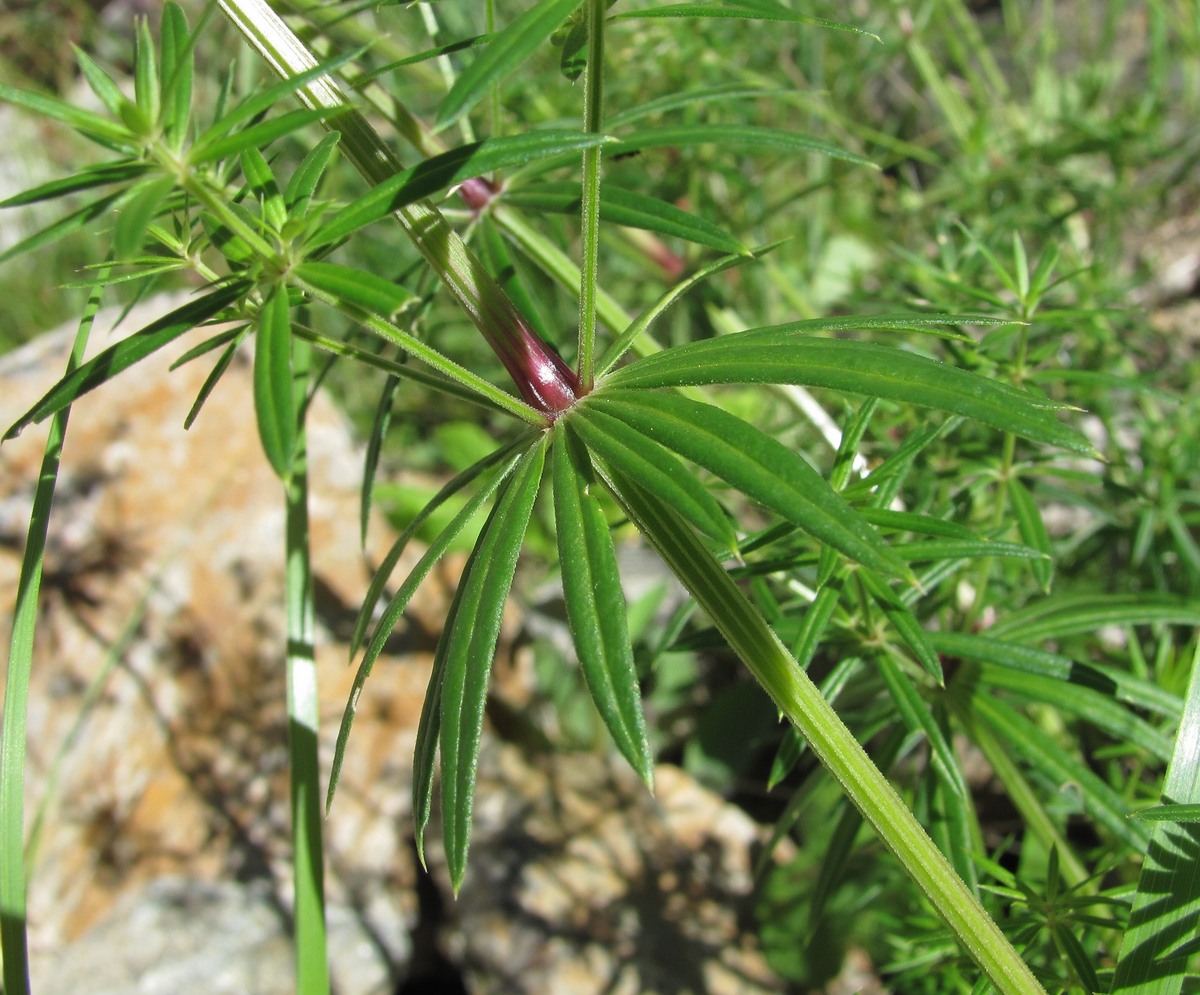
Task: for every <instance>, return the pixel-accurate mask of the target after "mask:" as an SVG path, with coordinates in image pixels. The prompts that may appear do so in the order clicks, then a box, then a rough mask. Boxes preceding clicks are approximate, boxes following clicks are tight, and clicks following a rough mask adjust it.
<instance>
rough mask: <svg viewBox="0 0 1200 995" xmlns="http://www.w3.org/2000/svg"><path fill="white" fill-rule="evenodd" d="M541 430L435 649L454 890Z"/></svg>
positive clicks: (533, 491)
mask: <svg viewBox="0 0 1200 995" xmlns="http://www.w3.org/2000/svg"><path fill="white" fill-rule="evenodd" d="M547 440H548V436H544V437H543V439H542V441H541V442H540V443H539V444H538V445H536V446H534V447H533V448H532V449H531V450H530V451H529V452H528V453H526V454H525V455H524V456H523V457H522V458H521V462H520V464H519V465H518V467H517V469H516V470H515V471H514V472H513V475H512V478H511V479H510V480H509V481H508V483H507V484H506V486H505V488H504V492H503V493H502V494H501V495H500V497H499V498H498V499H497V501H496V506H495V507H494V508H493V509H492V514H491V516H490V517H489V518H488V521H487V524H486V525H485V526H484V528H483V531H482V533H481V534H480V537H479V541H478V543H477V544H476V546H475V549H474V551H473V552H472V554H471V559H470V562H469V563H468V565H467V568H466V570H465V572H464V576H463V579H462V581H461V583H460V590H459V596H458V598H457V600H456V603H455V611H454V613H453V615H452V616H451V617H450V618H449V619H447V621H446V628H445V630H444V631H443V633H442V638H441V640H440V641H439V643H438V649H437V653H436V654H435V656H436V660H437V663H436V664H435V665H436V666H439V667H441V668H444V669H443V675H442V685H441V696H442V702H441V706H442V707H441V731H440V735H439V737H438V741H439V748H440V752H441V757H442V823H443V836H444V840H445V846H446V863H447V865H448V867H449V871H450V881H451V883H452V884H453V886H454V890H455V891H456V892H457V890H458V888H459V885H461V884H462V879H463V874H464V873H465V872H466V867H467V849H468V847H469V846H470V840H471V815H472V811H473V808H474V802H475V772H476V765H477V762H478V759H479V739H480V735H481V734H482V731H483V706H484V702H485V700H486V698H487V687H488V677H489V676H490V674H491V670H492V657H493V656H494V655H495V652H496V642H497V640H498V639H499V637H500V621H501V617H502V616H503V614H504V604H505V601H506V600H507V599H508V592H509V589H510V588H511V587H512V582H513V575H514V574H515V573H516V569H517V555H518V553H519V552H520V550H521V545H522V543H523V541H524V539H525V531H526V529H527V528H528V527H529V516H530V514H531V513H532V511H533V502H534V499H535V498H536V497H537V492H538V487H539V485H540V483H541V478H542V467H543V465H544V463H545V456H546V443H547Z"/></svg>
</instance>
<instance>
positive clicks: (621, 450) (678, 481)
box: [568, 405, 737, 552]
mask: <svg viewBox="0 0 1200 995" xmlns="http://www.w3.org/2000/svg"><path fill="white" fill-rule="evenodd" d="M568 417H569V419H570V424H571V427H572V428H574V429H575V430H576V431H577V432H578V433H579V435H580V436H581V437H582V438H583V440H584V441H585V442H586V443H587V445H588V448H589V449H591V450H592V451H593V452H594V453H595V454H596V455H597V456H598V457H600V459H602V460H603V461H604V462H605V463H606V464H609V465H611V466H612V467H614V468H615V469H617V470H619V471H620V472H621V473H622V474H623V475H625V476H626V477H629V478H630V479H632V480H635V481H636V482H637V483H638V484H640V485H641V486H642V487H645V488H646V489H647V490H650V491H652V492H653V493H654V494H657V495H658V496H659V497H661V498H662V499H663V500H665V501H669V502H670V503H671V507H673V508H674V509H675V510H676V511H677V512H679V514H681V515H682V516H683V517H684V518H686V519H687V520H688V521H689V522H691V524H692V525H694V526H695V527H696V528H697V529H699V530H700V531H701V532H703V533H704V534H705V535H707V536H709V537H710V538H712V539H715V540H717V541H718V542H720V543H721V544H722V546H724V547H725V548H726V549H728V550H730V551H731V552H732V551H733V550H734V549H736V548H737V535H736V534H735V533H734V531H733V526H732V525H730V524H729V517H728V516H727V515H726V514H725V512H724V510H723V509H722V508H721V505H720V504H719V503H718V501H717V499H716V498H714V497H713V496H712V494H711V493H710V492H709V489H708V488H707V487H705V486H704V484H702V483H701V482H700V481H699V480H697V479H696V476H695V474H693V473H692V472H691V471H689V470H688V468H687V467H686V466H684V465H683V463H681V462H680V461H679V460H678V459H677V458H676V457H675V456H673V455H672V454H671V453H670V452H668V451H666V450H664V449H663V447H662V446H660V445H659V444H658V443H657V442H655V441H654V440H653V439H652V438H649V437H647V436H646V435H645V434H643V433H642V432H640V431H638V430H637V429H635V428H631V427H630V426H629V425H627V424H625V422H623V421H621V420H620V419H619V418H614V417H612V416H610V415H608V414H606V413H604V412H603V411H599V410H597V408H596V407H595V405H590V406H582V405H581V406H580V407H578V408H577V409H576V410H575V411H573V412H571V414H570V415H569V416H568Z"/></svg>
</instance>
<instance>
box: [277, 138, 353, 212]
mask: <svg viewBox="0 0 1200 995" xmlns="http://www.w3.org/2000/svg"><path fill="white" fill-rule="evenodd" d="M341 137H342V135H341V132H338V131H331V132H329V133H328V134H326V135H325V137H324V138H322V139H321V140H320V141H319V142H317V144H316V145H314V146H313V147H312V149H310V150H309V152H308V154H307V155H306V156H305V157H304V158H303V159H302V160H301V162H300V165H299V166H297V167H296V171H295V172H294V173H292V178H291V179H290V180H289V181H288V185H287V188H286V189H285V190H284V192H283V200H284V204H285V205H286V206H287V209H288V213H295V214H298V215H303V214H305V213H306V212H307V210H308V203H309V201H310V200H312V197H313V194H315V193H316V191H317V186H318V185H319V184H320V182H321V177H323V176H324V175H325V170H327V169H328V168H329V165H330V163H332V162H333V160H334V157H335V156H336V155H337V146H338V141H339V140H340V139H341Z"/></svg>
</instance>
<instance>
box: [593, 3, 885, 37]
mask: <svg viewBox="0 0 1200 995" xmlns="http://www.w3.org/2000/svg"><path fill="white" fill-rule="evenodd" d="M665 17H734V18H742V19H744V20H755V21H790V22H791V23H793V24H815V25H818V26H820V27H823V28H832V29H834V30H836V31H849V32H851V33H853V34H858V35H866V36H867V37H868V38H874V39H875V40H876V41H879V40H880V39H879V36H878V35H876V34H874V33H872V32H870V31H865V30H864V29H862V28H856V27H854V26H853V25H850V24H842V23H840V22H838V21H831V20H829V19H828V18H824V17H812V16H809V15H806V14H797V13H796V12H795V11H793V10H789V9H788V8H787V7H784V6H782V5H780V4H775V3H767V2H763V0H758V2H754V3H750V2H740V0H728V2H727V3H725V4H719V3H673V4H668V5H667V6H665V7H649V8H647V9H645V10H631V11H627V12H625V13H621V14H614V15H613V16H612V17H610V18H609V20H610V21H630V20H642V19H645V18H665Z"/></svg>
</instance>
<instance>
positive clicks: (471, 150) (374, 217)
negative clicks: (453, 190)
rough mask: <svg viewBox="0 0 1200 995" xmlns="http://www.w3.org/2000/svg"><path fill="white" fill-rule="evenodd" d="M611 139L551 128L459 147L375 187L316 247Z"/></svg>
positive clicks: (340, 215) (318, 237) (319, 235)
mask: <svg viewBox="0 0 1200 995" xmlns="http://www.w3.org/2000/svg"><path fill="white" fill-rule="evenodd" d="M611 141H612V139H611V138H609V137H607V136H605V135H587V134H583V133H582V132H577V131H562V130H550V129H546V130H544V131H530V132H525V133H524V134H521V135H513V136H510V137H506V138H490V139H487V140H485V141H482V142H472V143H471V144H469V145H462V146H459V147H458V148H455V149H451V150H450V151H449V152H443V153H442V154H441V155H436V156H434V157H433V158H431V159H426V160H425V161H424V162H422V163H420V164H419V165H416V166H412V167H410V168H409V169H405V170H402V171H401V172H399V173H396V174H395V175H394V176H391V177H389V178H388V179H386V180H384V181H383V182H382V183H379V184H377V185H376V186H374V187H372V188H371V189H370V190H368V191H367V192H366V193H365V194H363V195H362V196H361V197H359V198H358V199H357V200H355V201H353V202H352V203H350V204H347V205H346V206H345V207H343V208H342V209H341V210H340V211H338V212H337V214H335V215H334V216H333V217H332V218H330V219H329V220H328V221H327V222H326V223H325V224H324V225H322V226H321V228H320V229H318V231H317V232H316V234H315V235H314V236H313V238H312V239H311V241H310V244H311V245H327V244H329V243H332V242H337V241H339V240H340V239H343V238H345V237H346V236H348V235H351V234H353V233H354V232H356V231H357V230H358V229H359V228H362V227H364V226H366V225H369V224H373V223H374V222H376V221H380V220H382V219H383V218H386V217H388V215H390V214H392V213H393V212H394V211H397V210H399V209H400V208H402V207H405V206H407V205H409V204H415V203H416V202H417V201H419V200H422V199H424V198H426V197H430V196H432V195H433V194H435V193H437V192H438V191H440V190H446V189H449V188H450V187H452V186H454V185H455V184H456V183H462V182H463V181H464V180H469V179H472V178H474V177H477V176H483V175H484V174H486V173H491V172H494V171H495V170H497V169H507V168H509V167H512V166H520V165H524V164H525V163H528V162H532V161H533V160H535V159H540V158H544V157H546V156H553V155H558V154H560V153H564V152H578V151H579V150H581V149H585V148H590V147H591V146H593V145H603V144H604V143H605V142H611Z"/></svg>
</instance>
